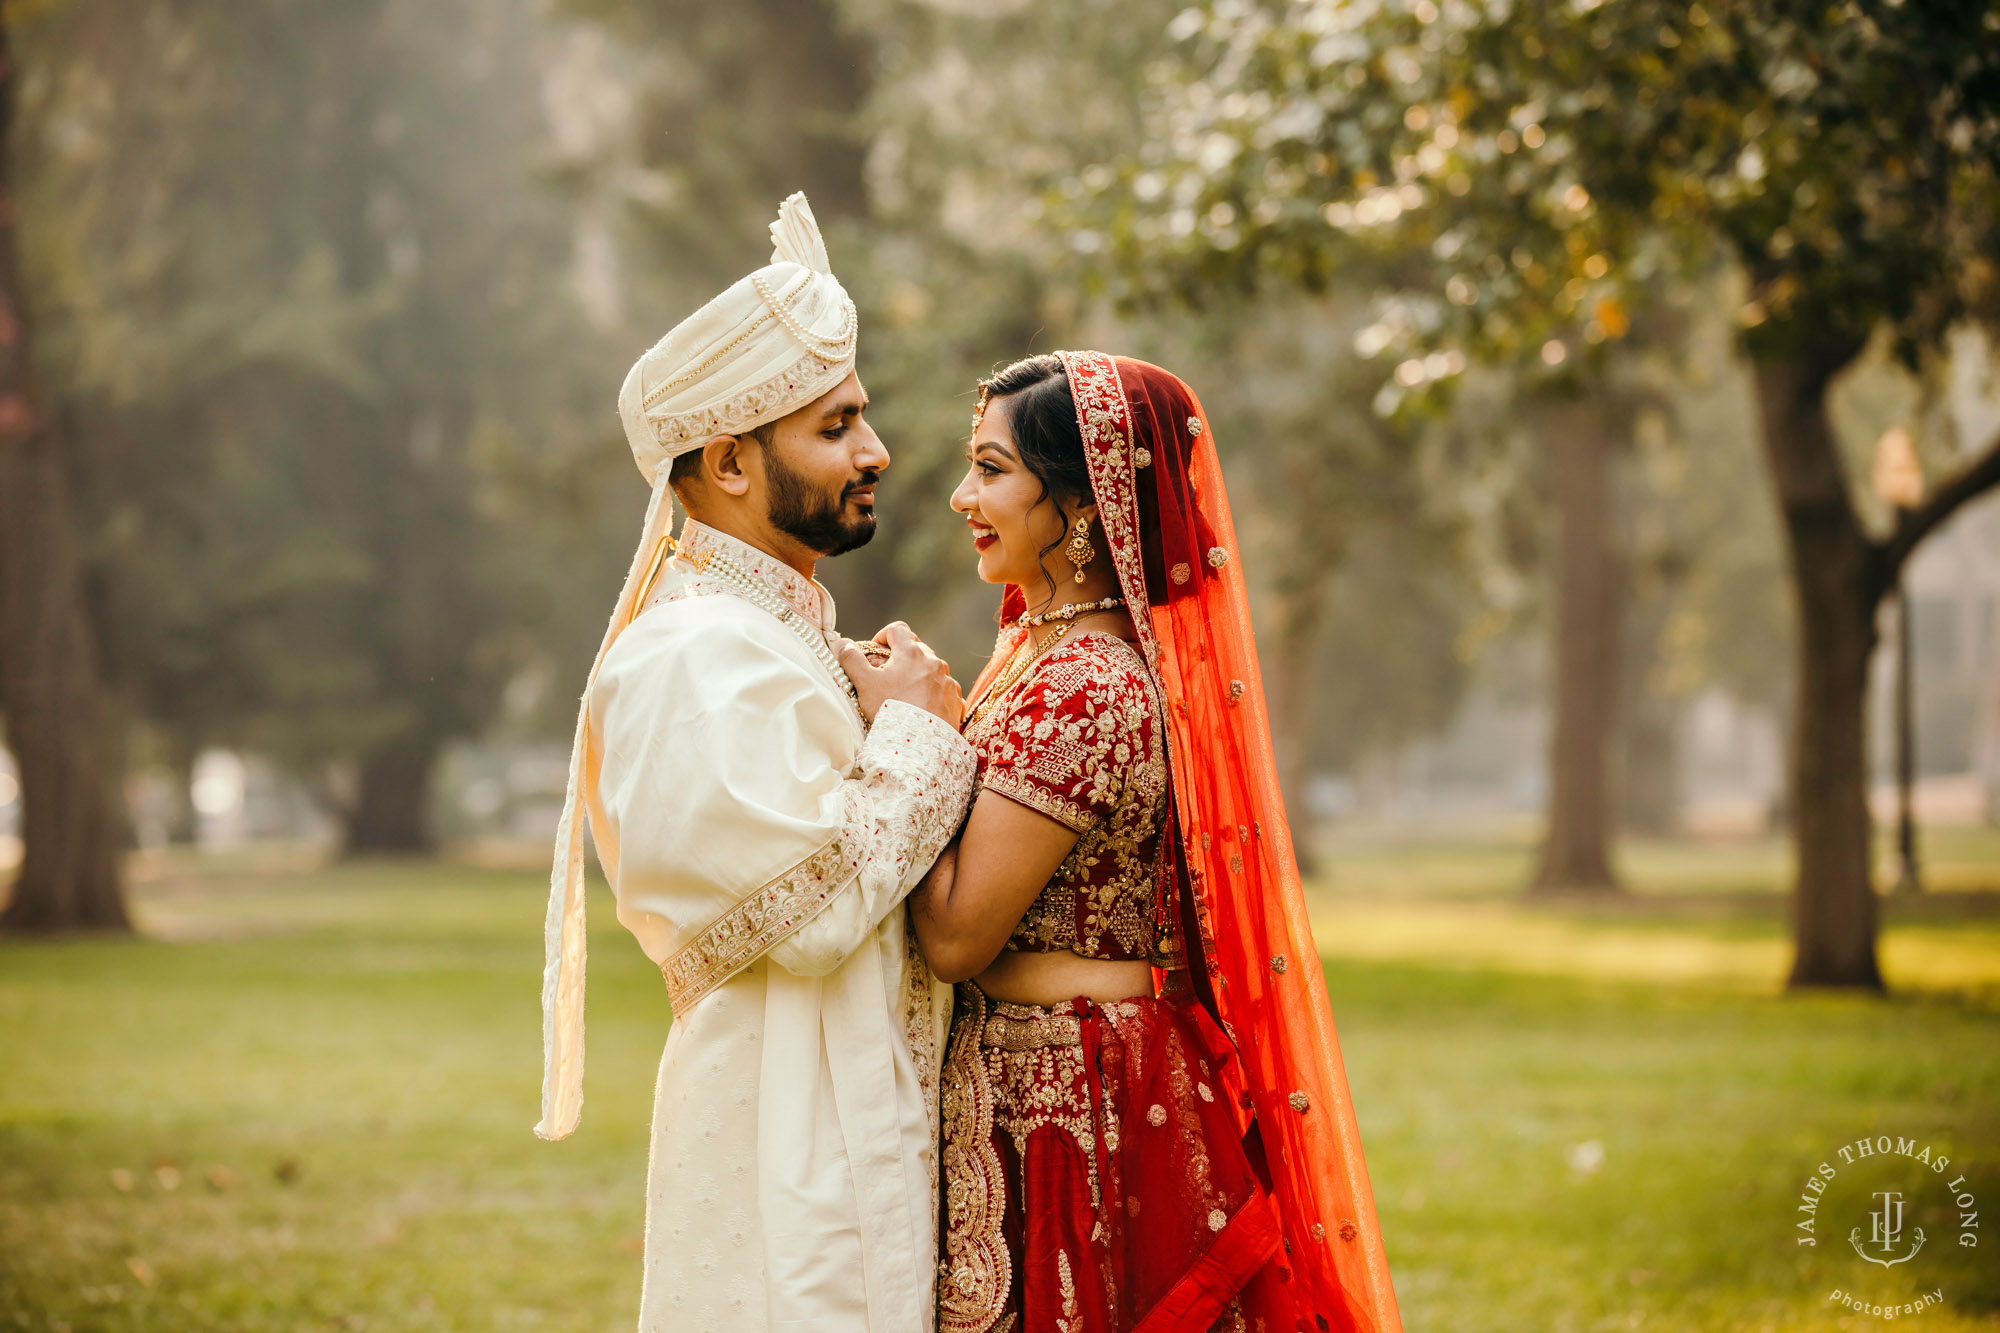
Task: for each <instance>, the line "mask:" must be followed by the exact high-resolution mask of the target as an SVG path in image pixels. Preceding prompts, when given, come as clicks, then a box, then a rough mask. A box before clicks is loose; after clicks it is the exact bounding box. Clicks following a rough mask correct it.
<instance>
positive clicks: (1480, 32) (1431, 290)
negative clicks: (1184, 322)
mask: <svg viewBox="0 0 2000 1333" xmlns="http://www.w3.org/2000/svg"><path fill="white" fill-rule="evenodd" d="M1176 23H1177V25H1179V26H1178V27H1177V35H1179V36H1181V37H1183V38H1186V39H1189V43H1190V44H1189V45H1188V46H1187V47H1185V48H1184V55H1183V59H1182V60H1181V61H1180V62H1179V64H1178V67H1177V69H1176V70H1174V71H1172V72H1171V73H1170V74H1169V75H1168V76H1166V77H1164V78H1163V83H1165V84H1166V85H1167V86H1168V89H1169V91H1168V94H1167V98H1166V104H1165V106H1164V108H1163V110H1162V114H1161V118H1160V123H1161V125H1162V126H1163V128H1164V133H1163V134H1161V135H1160V136H1158V137H1157V138H1155V139H1153V140H1151V141H1149V142H1146V143H1144V144H1142V145H1141V146H1140V148H1139V149H1138V151H1137V152H1136V153H1134V154H1132V155H1131V157H1130V158H1129V159H1128V160H1127V161H1125V162H1123V163H1121V164H1120V166H1119V170H1118V172H1117V175H1118V177H1119V178H1120V179H1122V180H1124V181H1126V182H1128V183H1129V186H1130V189H1129V191H1126V192H1123V193H1121V194H1120V195H1119V196H1118V198H1117V199H1116V200H1115V201H1113V202H1112V203H1110V204H1108V205H1106V206H1105V207H1104V208H1102V209H1100V211H1099V215H1100V216H1102V217H1107V218H1109V222H1108V223H1106V224H1102V225H1108V226H1109V227H1110V228H1111V230H1112V235H1113V238H1114V249H1115V250H1116V251H1117V252H1118V253H1119V254H1120V255H1121V256H1122V257H1123V258H1125V259H1126V261H1127V265H1126V266H1127V267H1128V268H1133V267H1143V266H1144V265H1139V264H1138V263H1137V261H1138V259H1139V257H1140V256H1141V255H1144V256H1145V259H1146V261H1147V263H1148V264H1158V263H1160V262H1161V260H1162V259H1163V258H1171V259H1173V260H1176V261H1178V262H1177V268H1178V275H1177V280H1178V281H1179V282H1181V283H1182V284H1184V285H1186V284H1195V285H1199V284H1201V283H1204V282H1208V281H1213V280H1214V279H1215V278H1217V277H1220V276H1229V277H1233V278H1235V279H1237V280H1243V279H1246V278H1257V277H1270V276H1278V277H1282V278H1290V279H1300V278H1303V279H1307V280H1312V279H1314V278H1317V277H1322V276H1324V274H1325V273H1326V272H1327V271H1329V269H1330V268H1331V267H1332V266H1333V265H1334V263H1335V262H1336V260H1337V259H1338V258H1339V257H1340V256H1343V255H1346V254H1350V253H1354V252H1355V251H1356V250H1357V249H1375V250H1382V249H1390V250H1394V251H1399V252H1402V253H1404V254H1407V255H1411V256H1419V257H1421V258H1422V259H1423V260H1424V261H1426V262H1424V263H1423V264H1421V265H1413V266H1412V269H1413V271H1412V274H1411V277H1410V280H1409V281H1408V282H1407V283H1406V284H1405V285H1404V286H1403V288H1402V290H1401V292H1400V293H1399V295H1398V296H1397V297H1396V298H1395V304H1396V305H1397V307H1398V308H1399V309H1400V311H1401V312H1402V317H1403V320H1404V326H1403V332H1404V334H1405V335H1406V336H1405V337H1404V339H1403V341H1402V345H1403V346H1405V347H1408V348H1411V349H1414V350H1415V351H1418V352H1421V351H1422V349H1423V348H1425V347H1427V346H1436V345H1439V344H1447V343H1463V344H1464V345H1467V346H1468V347H1471V348H1472V349H1474V350H1475V351H1477V352H1478V353H1480V354H1483V355H1487V356H1494V357H1501V358H1507V357H1524V356H1540V357H1541V358H1542V359H1543V360H1544V361H1545V362H1547V363H1549V364H1551V365H1561V364H1563V363H1564V362H1569V361H1573V360H1574V359H1575V358H1576V357H1577V356H1578V354H1582V355H1584V356H1585V357H1588V356H1589V355H1590V354H1591V353H1592V350H1593V349H1596V348H1600V347H1601V346H1602V345H1604V344H1606V343H1609V342H1615V341H1616V340H1618V339H1619V338H1621V337H1623V336H1624V334H1625V333H1626V331H1627V330H1628V328H1629V327H1630V321H1631V313H1630V311H1631V309H1632V305H1633V303H1634V302H1635V301H1638V300H1643V299H1644V295H1645V290H1646V287H1647V285H1648V284H1649V283H1650V282H1651V281H1652V280H1653V278H1654V276H1655V275H1656V274H1662V273H1665V274H1668V275H1672V274H1676V273H1685V272H1688V271H1690V270H1691V269H1692V268H1693V266H1694V265H1696V264H1697V263H1698V262H1699V261H1700V260H1701V259H1702V258H1703V257H1704V256H1705V255H1706V254H1708V253H1709V252H1710V251H1711V250H1712V249H1714V248H1717V247H1719V248H1721V249H1722V250H1723V251H1724V252H1725V253H1726V254H1728V255H1729V256H1730V257H1731V258H1732V259H1733V260H1734V261H1735V262H1736V263H1737V264H1739V265H1740V266H1741V268H1742V270H1743V272H1744V274H1745V275H1746V279H1747V282H1748V284H1749V290H1748V299H1747V300H1746V301H1745V302H1744V304H1743V306H1742V309H1741V319H1740V322H1741V324H1742V326H1743V328H1742V339H1743V346H1744V348H1745V350H1746V352H1747V353H1748V355H1749V357H1750V359H1751V361H1752V364H1753V367H1754V371H1755V376H1756V383H1757V399H1758V405H1759V409H1760V412H1759V415H1760V420H1761V425H1762V434H1763V451H1764V456H1765V462H1766V466H1767V468H1768V470H1769V473H1770V476H1771V479H1772V483H1773V487H1774V490H1775V492H1776V497H1777V502H1778V507H1779V511H1780V514H1781V517H1782V521H1783V525H1784V528H1785V532H1786V536H1787V542H1788V547H1789V554H1790V563H1791V574H1792V586H1793V590H1794V594H1795V598H1796V603H1797V615H1798V626H1799V655H1798V660H1797V685H1796V709H1797V716H1796V721H1795V725H1794V728H1793V737H1792V745H1793V753H1792V792H1793V799H1794V810H1793V828H1794V836H1795V839H1796V844H1797V849H1798V880H1797V885H1796V889H1795V894H1794V904H1795V910H1794V913H1793V916H1794V922H1795V944H1796V953H1795V959H1794V963H1793V967H1792V972H1791V983H1792V984H1793V985H1795V986H1802V985H1834V986H1852V987H1862V988H1871V989H1879V988H1880V986H1881V976H1880V972H1879V970H1878V967H1877V964H1876V959H1875V930H1876V908H1875V899H1874V892H1873V889H1872V886H1871V884H1870V880H1869V858H1868V814H1867V806H1866V802H1865V799H1864V796H1865V793H1864V782H1865V777H1866V764H1865V762H1864V759H1865V755H1864V737H1863V729H1862V702H1863V698H1864V695H1865V690H1866V684H1867V675H1868V667H1869V660H1870V656H1871V650H1872V648H1873V645H1874V641H1875V628H1874V624H1875V612H1876V608H1877V606H1878V605H1879V603H1880V601H1881V599H1882V597H1883V595H1884V594H1885V592H1886V591H1887V590H1888V589H1890V588H1891V587H1893V586H1894V582H1895V576H1896V573H1897V571H1898V570H1899V569H1900V567H1901V565H1902V563H1903V562H1904V561H1905V560H1906V559H1907V558H1908V557H1909V554H1910V552H1911V551H1912V550H1913V549H1914V548H1915V547H1916V546H1917V545H1918V543H1920V542H1921V541H1922V540H1923V538H1924V537H1925V536H1926V535H1927V534H1929V533H1930V532H1932V531H1934V530H1935V529H1936V528H1937V526H1938V525H1939V524H1940V523H1942V522H1943V521H1944V520H1945V519H1946V518H1948V517H1949V516H1950V515H1951V514H1952V513H1953V512H1955V511H1956V510H1957V509H1958V508H1959V507H1960V506H1961V505H1963V504H1964V503H1965V502H1966V501H1968V500H1969V499H1971V498H1973V497H1974V496H1976V495H1979V494H1981V493H1982V492H1984V491H1986V490H1987V489H1989V488H1990V487H1992V486H1994V485H1995V484H1996V483H2000V440H1996V441H1994V442H1991V443H1989V444H1985V445H1983V446H1982V447H1981V448H1979V449H1977V450H1976V451H1974V452H1973V454H1972V456H1971V457H1969V458H1968V459H1966V460H1965V461H1964V462H1963V464H1962V466H1960V467H1959V468H1958V470H1957V471H1955V472H1954V473H1952V474H1951V475H1949V476H1948V477H1946V478H1945V479H1944V480H1942V481H1941V482H1940V483H1939V484H1938V485H1937V486H1935V487H1934V488H1933V490H1932V492H1931V494H1930V495H1929V496H1928V497H1927V498H1926V500H1925V501H1924V503H1922V504H1921V505H1919V506H1918V507H1916V508H1915V509H1913V510H1911V511H1910V512H1909V513H1908V514H1907V515H1905V516H1903V517H1902V518H1900V519H1899V520H1898V521H1897V523H1896V525H1895V526H1894V528H1893V529H1892V530H1891V531H1888V532H1886V533H1871V532H1870V531H1869V530H1868V529H1867V528H1866V527H1865V526H1864V525H1863V523H1862V522H1861V520H1860V518H1859V517H1858V516H1857V513H1856V509H1855V505H1854V502H1853V498H1852V494H1851V478H1850V477H1849V475H1848V470H1847V468H1846V466H1845V465H1844V462H1843V460H1842V458H1841V456H1840V454H1839V451H1838V449H1837V448H1836V444H1835V441H1834V439H1833V436H1832V433H1831V430H1830V428H1829V426H1828V421H1827V412H1826V393H1827V389H1828V386H1829V384H1830V383H1831V382H1832V381H1833V379H1834V378H1835V376H1837V375H1838V374H1839V373H1840V372H1841V371H1842V370H1843V368H1845V367H1846V366H1847V365H1849V364H1850V363H1851V362H1852V361H1853V360H1854V359H1855V357H1856V356H1857V355H1858V354H1859V353H1860V352H1861V350H1862V348H1863V347H1864V346H1865V345H1866V343H1867V342H1868V340H1869V338H1870V337H1871V336H1872V335H1874V334H1875V332H1876V331H1877V330H1878V329H1887V330H1888V331H1889V336H1890V337H1892V339H1893V340H1894V342H1895V344H1896V346H1897V347H1898V349H1899V350H1900V351H1901V352H1902V354H1903V355H1904V356H1905V357H1906V358H1909V359H1912V360H1914V359H1916V358H1918V357H1919V356H1921V355H1922V353H1923V352H1924V351H1926V350H1927V349H1934V348H1937V347H1938V346H1940V345H1941V343H1942V341H1943V339H1944V338H1945V336H1946V334H1947V332H1948V331H1949V330H1950V329H1951V328H1952V327H1953V326H1954V325H1956V324H1958V323H1961V322H1963V321H1968V320H1971V321H1978V322H1982V323H1984V324H1986V325H1988V326H1989V327H1990V326H1992V325H1993V324H1994V323H1995V321H1996V320H2000V269H1996V266H1995V264H1994V261H1993V255H1994V254H1996V253H2000V170H1996V162H2000V41H1996V40H1995V34H1996V32H2000V11H1996V10H1994V9H1993V8H1992V7H1991V6H1979V5H1907V4H1898V3H1894V2H1893V0H1844V2H1843V3H1834V4H1827V3H1821V2H1820V0H1765V2H1764V3H1750V2H1749V0H1717V2H1716V3H1712V4H1711V3H1704V4H1697V5H1683V4H1678V3H1666V2H1665V0H1629V2H1624V3H1619V4H1616V5H1603V4H1573V3H1569V2H1568V0H1526V2H1524V3H1520V4H1515V5H1511V6H1506V7H1496V8H1483V7H1473V6H1465V5H1458V4H1446V5H1443V6H1440V5H1438V4H1436V3H1432V0H1417V3H1414V4H1411V5H1410V6H1408V7H1407V8H1403V7H1400V6H1398V7H1396V8H1394V9H1391V8H1389V7H1386V6H1362V5H1350V4H1344V3H1335V2H1334V0H1316V2H1312V3H1301V4H1289V5H1284V6H1263V5H1256V4H1250V5H1230V6H1227V7H1224V6H1221V5H1218V6H1216V7H1214V8H1213V9H1211V10H1208V11H1200V10H1196V11H1190V13H1189V14H1188V15H1187V16H1185V17H1184V18H1183V19H1179V20H1176ZM1148 196H1150V197H1151V198H1154V199H1165V200H1167V201H1168V203H1167V206H1166V207H1164V208H1145V209H1143V210H1142V209H1141V208H1140V204H1141V203H1142V202H1143V200H1144V199H1145V198H1146V197H1148ZM1404 364H1407V361H1406V362H1405V363H1404ZM1419 364H1420V367H1421V364H1422V363H1421V362H1420V363H1419ZM1429 378H1432V377H1430V376H1428V375H1426V374H1424V373H1423V372H1422V371H1421V368H1420V370H1419V372H1418V373H1417V375H1416V376H1415V377H1414V381H1415V382H1421V381H1423V380H1426V379H1429Z"/></svg>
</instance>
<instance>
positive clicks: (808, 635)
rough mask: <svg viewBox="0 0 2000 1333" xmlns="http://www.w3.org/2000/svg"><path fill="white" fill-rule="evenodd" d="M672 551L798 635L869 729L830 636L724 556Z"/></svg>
mask: <svg viewBox="0 0 2000 1333" xmlns="http://www.w3.org/2000/svg"><path fill="white" fill-rule="evenodd" d="M668 547H669V549H670V550H671V551H672V553H673V554H675V555H678V556H680V557H681V558H682V559H683V560H686V561H687V562H688V563H689V564H691V565H693V566H694V567H695V568H696V569H698V570H700V571H701V572H702V573H704V574H720V575H721V576H722V581H723V582H724V583H728V584H730V585H732V586H733V587H734V588H735V589H736V591H737V592H739V593H741V594H742V596H743V600H744V601H746V602H749V603H750V604H751V605H752V606H755V607H757V608H758V609H759V610H761V611H767V612H769V613H770V614H772V615H774V616H776V617H777V618H778V620H779V621H780V623H782V624H783V625H784V626H785V627H786V628H787V629H789V630H791V631H792V633H794V634H796V635H797V636H798V637H799V639H800V640H801V641H802V642H803V643H804V644H805V646H806V647H807V648H809V649H810V650H811V651H812V655H813V656H814V657H816V658H818V659H819V664H820V665H821V666H823V667H825V668H826V670H827V674H829V675H831V676H832V677H833V678H834V680H835V681H837V682H838V683H839V685H840V687H841V688H842V689H843V690H845V691H847V699H848V702H850V703H852V704H853V705H854V711H855V713H856V714H857V715H858V716H860V718H861V725H862V726H864V727H866V726H867V725H868V716H867V714H865V713H862V712H861V695H860V694H859V692H857V691H856V690H855V688H854V681H853V680H852V679H850V678H849V676H848V674H847V671H846V669H845V668H843V667H842V666H841V665H840V659H839V658H838V657H836V656H835V655H834V651H833V648H832V647H831V646H830V645H829V644H828V643H827V641H826V635H825V634H824V633H823V632H822V631H821V630H820V629H819V628H818V627H817V626H815V625H812V624H810V623H809V622H808V621H807V620H806V618H805V617H804V616H802V615H800V614H799V613H798V612H797V611H795V610H793V609H792V607H791V606H790V605H788V604H787V603H786V602H785V601H784V599H782V598H780V597H779V596H778V594H776V593H775V592H772V591H771V589H770V587H769V586H768V585H767V584H765V583H764V582H763V581H762V580H760V579H757V578H754V577H752V576H751V574H750V573H749V572H748V571H747V570H745V569H744V568H743V567H742V566H741V565H738V564H737V563H736V562H735V561H734V560H731V559H730V558H729V557H728V556H726V555H724V554H723V553H722V552H720V551H702V552H700V553H697V554H687V553H684V552H682V551H681V549H680V546H679V544H678V543H676V542H674V541H672V540H671V539H669V541H668Z"/></svg>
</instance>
